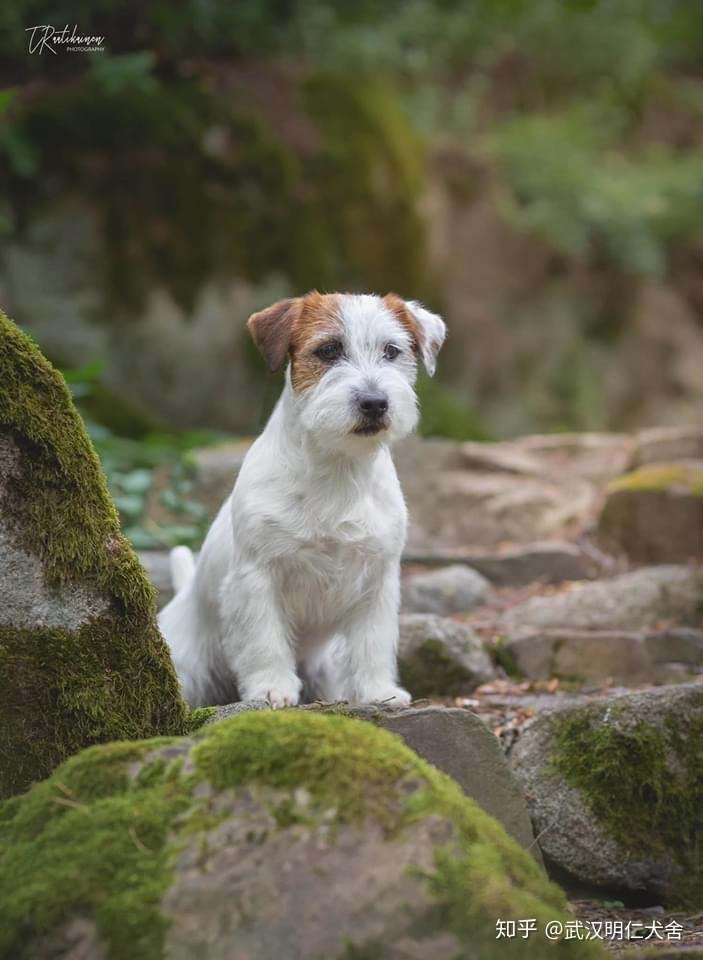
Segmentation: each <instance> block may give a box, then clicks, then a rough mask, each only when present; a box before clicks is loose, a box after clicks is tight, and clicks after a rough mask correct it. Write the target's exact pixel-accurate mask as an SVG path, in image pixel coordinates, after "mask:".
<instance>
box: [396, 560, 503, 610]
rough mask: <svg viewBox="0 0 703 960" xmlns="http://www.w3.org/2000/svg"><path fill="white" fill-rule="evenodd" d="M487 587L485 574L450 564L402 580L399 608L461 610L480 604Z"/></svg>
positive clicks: (488, 587) (487, 589)
mask: <svg viewBox="0 0 703 960" xmlns="http://www.w3.org/2000/svg"><path fill="white" fill-rule="evenodd" d="M489 589H490V584H489V582H488V580H486V578H485V577H483V576H481V574H480V573H477V572H476V570H472V569H471V568H470V567H467V566H464V565H462V564H458V563H455V564H452V565H450V566H447V567H440V568H439V569H438V570H430V571H427V572H423V573H414V574H410V575H409V576H407V577H406V578H405V579H404V580H403V585H402V600H401V609H402V610H404V611H405V612H406V613H435V614H437V615H438V616H440V617H446V616H449V615H450V614H452V613H463V612H465V611H467V610H471V609H472V608H473V607H475V606H478V604H480V603H482V602H483V600H484V599H485V597H486V594H487V593H488V591H489Z"/></svg>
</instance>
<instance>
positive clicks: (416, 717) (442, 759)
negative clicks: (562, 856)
mask: <svg viewBox="0 0 703 960" xmlns="http://www.w3.org/2000/svg"><path fill="white" fill-rule="evenodd" d="M268 709H270V707H269V704H268V703H266V701H264V700H254V701H249V702H247V701H242V702H241V703H232V704H227V705H226V706H224V707H217V708H215V711H214V712H213V715H212V717H210V718H209V720H208V721H207V722H208V723H216V722H218V721H219V720H223V719H226V718H227V717H232V716H238V715H240V714H242V713H248V712H250V711H252V710H268ZM298 709H300V710H306V711H307V710H310V711H318V710H322V711H328V710H329V711H330V712H342V713H343V714H344V715H345V716H350V717H355V718H357V719H359V720H367V721H369V722H371V723H374V724H376V726H378V727H382V728H383V729H384V730H388V731H389V732H390V733H394V734H396V735H397V736H399V737H401V738H402V740H403V741H404V742H405V743H406V744H407V745H408V746H409V747H410V748H411V749H412V750H414V751H415V753H417V755H418V756H420V757H422V759H423V760H426V761H427V762H428V763H431V764H432V766H433V767H436V768H437V769H438V770H441V771H442V773H446V774H447V775H448V776H450V777H451V778H452V779H453V780H456V782H457V783H458V784H459V786H460V787H461V789H462V790H463V791H464V793H465V794H466V795H467V796H468V797H471V799H472V800H475V801H476V803H477V804H478V805H479V806H480V807H481V808H482V809H483V810H485V811H486V813H489V814H490V815H491V816H492V817H494V818H495V819H496V820H497V821H498V823H500V824H501V826H502V827H503V828H504V829H505V831H506V832H507V833H508V834H510V836H512V837H513V838H514V839H515V840H517V842H518V843H519V844H520V845H521V846H522V847H525V849H527V850H530V852H531V853H532V854H533V855H535V856H538V855H539V848H538V847H537V845H536V844H535V841H534V836H533V834H532V826H531V824H530V818H529V815H528V812H527V806H526V804H525V800H524V797H523V796H522V792H521V790H520V787H519V786H518V783H517V780H516V779H515V777H514V775H513V774H512V772H511V770H510V768H509V767H508V764H507V762H506V759H505V756H504V754H503V751H502V750H501V748H500V745H499V743H498V740H497V739H496V737H494V736H493V734H492V733H490V731H489V730H488V728H487V727H486V725H485V723H483V721H482V720H479V718H478V717H476V716H475V715H474V714H472V713H469V711H468V710H462V709H459V708H457V707H437V706H410V707H402V708H400V709H399V708H395V707H391V706H384V705H375V704H368V705H364V706H359V707H348V706H346V705H343V704H339V705H336V704H334V705H331V706H329V707H320V706H318V705H317V704H310V705H308V706H304V707H300V708H298Z"/></svg>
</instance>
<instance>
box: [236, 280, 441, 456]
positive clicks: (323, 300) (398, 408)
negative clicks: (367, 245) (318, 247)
mask: <svg viewBox="0 0 703 960" xmlns="http://www.w3.org/2000/svg"><path fill="white" fill-rule="evenodd" d="M248 327H249V330H250V332H251V335H252V337H253V338H254V342H255V343H256V345H257V346H258V348H259V349H260V350H261V352H262V354H263V355H264V358H265V359H266V363H267V365H268V367H269V369H270V370H272V371H275V370H280V369H281V368H282V367H283V366H284V365H285V364H286V362H287V361H288V360H290V366H289V368H288V372H287V377H288V378H289V384H290V388H291V390H292V392H293V395H294V397H295V399H296V404H297V407H298V412H299V416H300V420H301V423H302V424H303V426H304V427H305V428H306V429H307V430H309V431H310V432H313V433H314V434H315V435H316V437H317V438H318V440H319V441H320V442H323V443H324V444H325V445H326V446H330V447H334V448H340V447H348V446H349V444H350V443H352V444H356V443H364V444H373V443H378V442H383V441H392V440H396V439H398V438H400V437H403V436H406V435H407V434H408V433H410V432H411V431H412V430H413V428H414V427H415V425H416V423H417V417H418V413H417V401H416V397H415V390H414V384H415V377H416V373H417V362H418V360H421V361H422V362H423V363H424V365H425V368H426V369H427V372H428V373H429V374H433V373H434V369H435V362H436V357H437V353H438V352H439V348H440V347H441V346H442V342H443V340H444V337H445V333H446V328H445V326H444V322H443V321H442V319H441V318H440V317H438V316H437V315H436V314H434V313H430V311H429V310H426V309H425V308H424V307H423V306H422V305H421V304H419V303H417V302H415V301H405V300H402V299H401V298H400V297H398V296H396V295H395V294H393V293H389V294H388V295H387V296H385V297H377V296H372V295H367V294H364V295H361V294H347V293H330V294H320V293H316V292H314V293H308V294H306V295H305V296H304V297H295V298H293V299H290V300H281V301H280V302H279V303H275V304H273V306H271V307H268V308H267V309H266V310H261V311H260V312H259V313H255V314H253V316H251V317H250V318H249V321H248Z"/></svg>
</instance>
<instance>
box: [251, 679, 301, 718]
mask: <svg viewBox="0 0 703 960" xmlns="http://www.w3.org/2000/svg"><path fill="white" fill-rule="evenodd" d="M301 688H302V683H301V682H300V680H299V679H298V677H296V676H292V677H289V678H287V677H271V678H269V679H268V680H260V681H257V683H256V684H252V685H250V686H247V687H245V690H244V699H245V700H267V701H268V702H269V703H270V704H271V707H272V708H273V709H274V710H281V709H282V708H283V707H295V706H296V705H297V704H298V703H299V702H300V690H301Z"/></svg>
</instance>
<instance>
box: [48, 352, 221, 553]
mask: <svg viewBox="0 0 703 960" xmlns="http://www.w3.org/2000/svg"><path fill="white" fill-rule="evenodd" d="M101 372H102V365H101V364H99V363H94V364H90V365H87V366H85V367H82V368H80V369H74V370H65V371H63V373H64V377H65V378H66V381H67V383H68V385H69V387H70V389H71V392H72V394H73V398H74V400H75V401H76V404H77V406H78V408H79V410H80V411H81V413H82V414H83V416H84V419H85V422H86V427H87V430H88V434H89V436H90V438H91V440H92V441H93V444H94V446H95V448H96V450H97V452H98V456H99V457H100V461H101V463H102V466H103V469H104V470H105V474H106V476H107V482H108V487H109V489H110V493H111V494H112V497H113V500H114V502H115V506H116V507H117V509H118V511H119V514H120V519H121V522H122V529H123V531H124V533H125V535H126V536H127V537H128V538H129V539H130V540H131V541H132V543H133V545H134V546H135V547H136V548H137V549H141V550H144V549H155V548H160V547H171V546H175V545H177V544H179V543H182V544H187V545H189V546H195V545H199V544H200V543H201V542H202V539H203V537H204V535H205V533H206V531H207V527H208V523H209V518H208V516H207V512H206V510H205V507H204V506H203V505H202V503H200V502H199V501H198V500H197V499H194V498H193V496H192V492H193V480H194V476H195V467H194V463H193V461H192V458H191V457H190V456H189V452H190V451H191V450H192V449H194V448H195V447H201V446H205V445H206V444H208V443H216V442H218V441H220V440H222V439H224V438H223V435H222V434H218V433H215V432H214V431H196V430H190V431H184V432H182V433H166V432H159V431H156V430H145V431H143V432H141V433H139V434H138V435H137V436H119V435H118V434H116V433H115V432H113V430H111V429H110V427H108V426H106V425H105V424H104V423H99V422H97V421H96V420H95V419H93V418H92V416H91V413H90V410H91V405H90V404H91V400H92V399H94V398H95V396H96V395H97V394H99V393H100V391H101V390H102V389H104V388H103V387H102V384H101V380H100V377H101ZM115 402H118V401H117V400H116V398H115ZM138 423H141V421H138ZM157 475H158V477H159V478H160V479H161V481H162V487H161V489H160V490H159V492H158V493H157V492H155V489H154V485H155V484H154V482H155V478H156V476H157ZM153 496H157V497H158V499H159V502H160V503H161V504H162V505H163V506H164V507H166V508H167V510H168V513H169V515H172V516H175V517H176V518H182V522H180V523H163V524H157V523H156V522H155V521H154V520H152V519H150V518H149V515H148V514H149V504H150V498H151V497H153Z"/></svg>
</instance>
